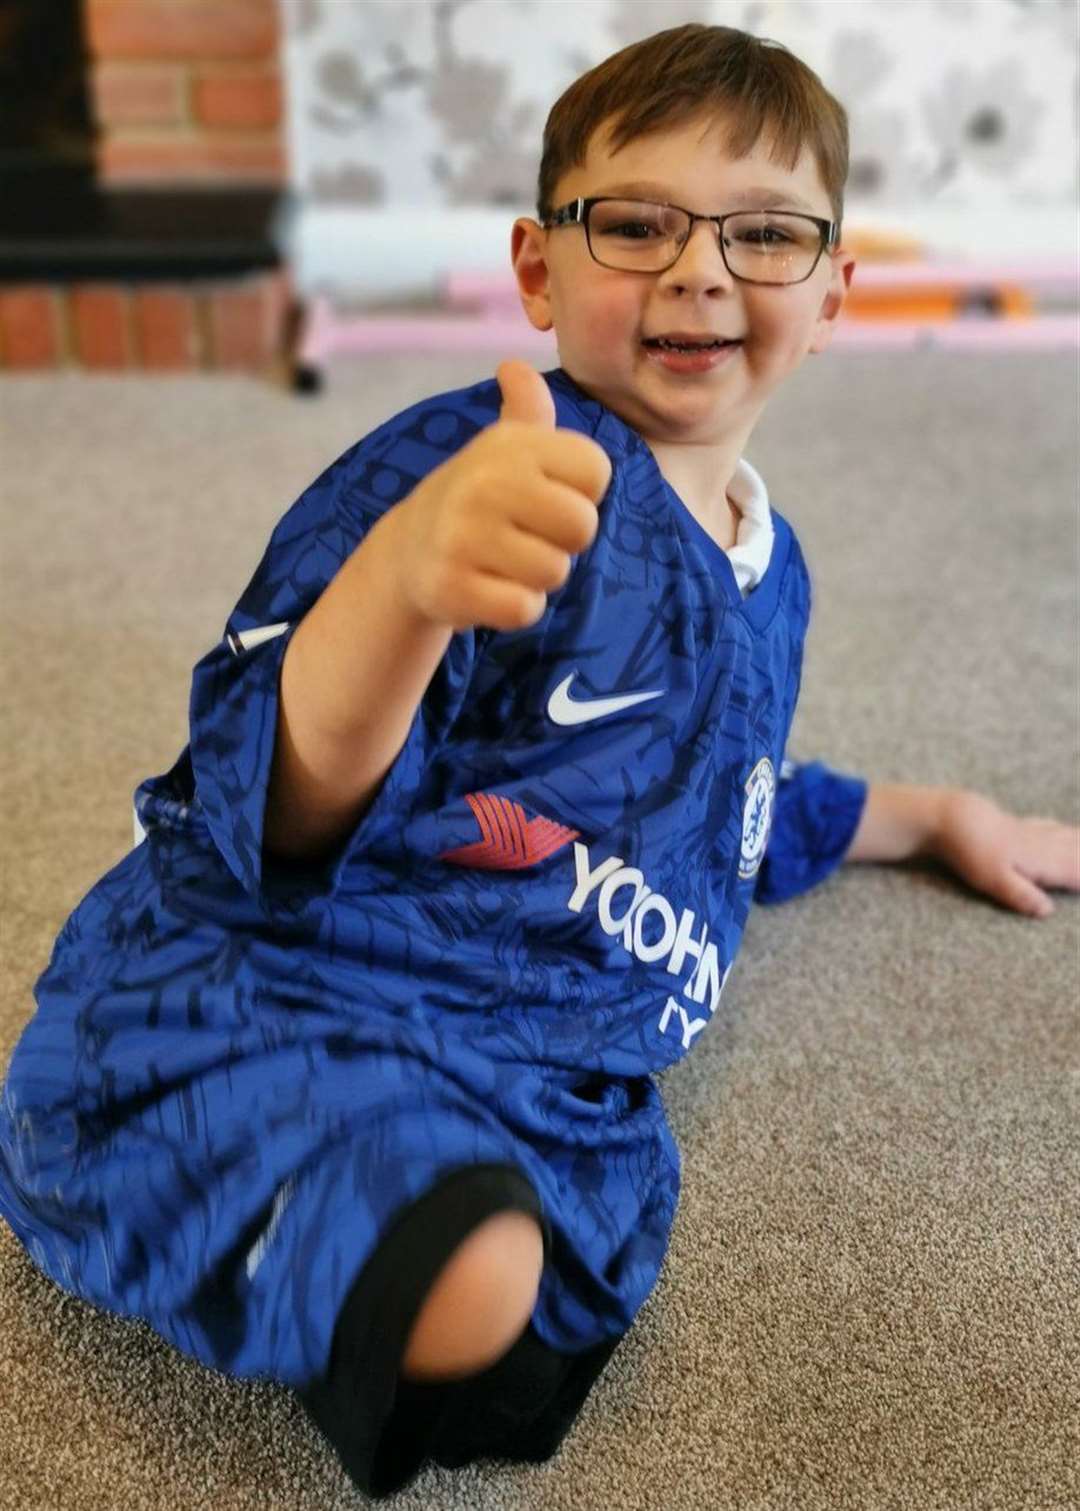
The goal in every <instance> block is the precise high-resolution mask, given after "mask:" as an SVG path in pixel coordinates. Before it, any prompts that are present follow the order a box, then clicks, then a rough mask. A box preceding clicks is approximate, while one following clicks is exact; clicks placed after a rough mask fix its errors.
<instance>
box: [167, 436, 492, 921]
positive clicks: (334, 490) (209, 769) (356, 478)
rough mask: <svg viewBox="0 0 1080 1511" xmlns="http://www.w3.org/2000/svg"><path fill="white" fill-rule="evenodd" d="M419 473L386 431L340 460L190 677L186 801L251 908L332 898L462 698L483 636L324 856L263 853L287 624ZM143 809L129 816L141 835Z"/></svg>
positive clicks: (403, 804) (470, 636) (277, 537)
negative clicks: (305, 858) (190, 790)
mask: <svg viewBox="0 0 1080 1511" xmlns="http://www.w3.org/2000/svg"><path fill="white" fill-rule="evenodd" d="M408 413H410V412H407V414H408ZM397 418H398V421H400V420H401V418H402V417H401V416H398V417H397ZM437 460H438V461H441V460H443V457H442V456H439V457H438V458H437ZM430 465H431V463H430V461H429V463H428V466H427V467H426V468H425V467H424V466H423V465H419V466H418V464H417V449H416V447H415V445H413V444H410V442H409V439H408V435H407V434H405V433H403V432H402V429H401V427H400V425H396V424H395V422H394V421H388V422H387V424H386V425H385V426H383V427H381V428H380V429H379V430H377V431H375V432H373V433H372V435H370V436H369V437H367V438H365V440H363V441H361V442H359V443H358V444H357V445H356V446H354V447H352V448H351V449H350V450H349V451H347V452H345V453H344V455H343V456H341V457H340V458H339V459H338V460H337V461H336V462H335V463H333V464H332V465H331V466H330V467H329V468H328V469H327V470H326V472H324V473H323V474H322V475H321V476H320V477H319V478H317V479H316V481H315V482H313V483H312V484H311V485H310V487H308V488H307V489H306V490H305V492H304V493H303V494H301V496H300V497H299V498H298V499H297V501H296V502H295V503H294V504H293V505H292V507H291V508H290V509H289V510H288V512H287V513H286V514H285V515H284V517H283V518H282V519H281V520H280V522H279V523H278V525H277V527H276V528H275V530H274V531H273V534H272V536H271V538H270V542H269V545H268V546H267V548H266V551H265V553H264V555H263V557H262V560H261V561H260V563H259V566H258V568H257V569H256V571H255V575H254V576H253V577H252V579H251V581H250V583H249V584H248V586H247V588H246V589H245V591H244V593H243V595H242V597H241V598H240V600H239V602H238V603H237V604H236V607H235V608H234V609H233V611H232V613H231V614H230V615H229V618H228V621H227V623H226V626H225V632H224V635H223V637H222V639H221V640H220V641H219V642H218V643H217V644H216V645H215V646H214V647H213V649H212V650H210V651H209V652H208V653H207V655H205V656H204V657H203V659H202V660H201V661H200V662H199V663H198V664H197V665H196V667H195V669H194V673H193V677H192V685H191V700H190V707H189V735H190V744H189V746H188V750H187V751H186V752H185V757H187V759H188V762H189V765H190V770H191V772H192V778H193V786H194V794H193V800H194V803H195V805H196V806H197V808H198V809H200V810H201V813H202V815H203V816H204V817H205V821H206V824H207V826H208V828H209V833H210V837H211V839H212V841H213V843H214V845H215V846H216V848H217V850H218V851H219V852H220V854H221V856H222V857H223V859H224V861H225V863H226V865H227V866H228V868H229V870H230V871H231V872H232V873H233V874H234V875H235V877H236V878H237V880H238V881H239V882H240V883H241V885H242V886H243V887H244V889H245V891H246V892H247V893H248V894H249V895H250V896H252V897H253V898H255V899H256V900H257V901H259V902H261V903H266V902H268V901H273V902H276V903H282V902H284V903H285V904H286V905H288V906H292V907H296V906H302V905H303V904H304V903H306V902H307V901H308V900H310V899H311V897H313V896H314V895H317V894H322V895H325V896H329V895H332V894H333V893H334V892H335V891H336V890H337V888H338V886H339V883H340V881H341V876H342V872H343V870H344V869H345V867H346V865H347V863H348V861H349V860H350V858H351V857H352V856H354V855H357V854H359V853H361V852H362V851H363V850H364V848H365V847H366V846H367V845H369V844H370V843H371V841H372V838H373V836H375V835H377V834H379V833H380V832H381V831H382V830H385V829H387V828H388V827H391V826H395V825H396V824H399V823H400V821H401V817H402V815H403V813H404V811H406V810H407V808H408V807H409V805H410V803H411V801H412V799H413V797H414V796H415V794H416V792H417V791H418V789H419V787H420V785H421V783H422V780H423V775H424V771H425V769H426V767H427V765H428V763H429V761H430V758H431V755H432V752H433V750H434V748H435V747H436V746H437V745H438V744H439V743H440V741H441V740H442V739H443V738H444V736H445V733H446V731H447V729H448V728H449V725H450V724H451V722H452V721H453V719H454V717H455V715H456V713H457V711H458V709H459V708H460V706H461V703H462V701H463V699H464V697H465V695H466V692H467V690H468V684H469V680H470V677H471V673H472V669H473V664H474V659H475V654H476V641H477V638H478V633H479V635H483V633H484V632H483V631H480V632H478V633H477V632H474V631H471V630H470V631H465V632H460V633H457V634H455V635H453V636H452V638H451V641H450V645H449V646H448V648H447V651H446V654H445V656H444V657H443V660H442V662H441V664H440V666H439V667H438V668H437V670H436V672H435V675H434V677H433V678H432V681H431V684H430V685H429V687H428V690H427V692H426V693H425V695H424V698H423V699H422V700H421V704H420V706H419V708H418V709H417V712H416V717H415V718H414V719H413V722H412V725H411V727H410V729H409V732H408V734H407V736H406V739H405V743H404V745H403V746H402V748H401V750H400V752H399V753H398V755H397V757H396V758H395V760H394V762H393V764H392V765H391V767H390V770H389V771H388V772H387V775H386V777H385V779H384V781H383V783H382V785H381V787H380V789H379V791H378V793H377V794H376V796H375V798H374V800H373V802H372V804H371V805H370V806H369V808H368V809H367V811H366V812H365V813H364V814H363V815H362V817H361V818H360V820H359V821H358V823H357V825H356V827H355V828H354V829H353V831H352V832H351V833H350V834H349V835H347V836H346V837H345V839H344V840H343V841H342V842H341V843H339V845H338V846H337V847H336V849H335V850H334V852H333V853H331V854H330V855H328V856H327V857H325V858H322V859H320V860H319V861H318V862H312V863H306V862H299V861H291V860H279V859H276V858H273V857H269V856H266V855H264V854H263V820H264V814H265V807H266V794H267V788H268V785H269V780H270V770H271V765H272V761H273V754H274V744H275V739H276V734H277V719H278V691H279V677H280V672H281V666H282V662H283V661H284V658H285V652H286V651H287V649H288V646H289V643H290V642H291V640H292V636H293V634H294V633H295V631H296V627H297V625H298V624H299V623H300V621H301V620H302V619H303V617H304V615H305V614H306V613H307V612H308V610H309V609H310V608H311V607H312V605H313V604H314V603H315V602H316V600H317V599H318V598H319V596H320V595H321V594H322V592H323V591H324V589H325V588H326V587H327V586H328V584H329V583H330V581H331V580H332V578H333V577H334V576H335V575H336V573H337V571H338V569H339V568H340V567H341V566H342V565H343V564H344V562H345V560H346V559H347V557H348V556H349V555H350V554H351V553H352V551H353V550H354V549H355V548H356V546H357V545H359V543H360V542H361V540H362V539H363V538H364V536H365V535H366V534H367V532H368V530H369V529H370V528H371V526H372V525H373V524H374V523H375V522H376V521H377V520H378V519H379V518H380V517H381V516H382V515H383V514H384V513H385V512H386V511H387V510H388V509H389V508H391V507H392V506H393V505H394V504H396V503H397V502H399V501H400V500H401V499H402V498H404V497H405V496H406V494H407V493H409V492H410V491H411V490H412V488H413V487H415V485H416V483H417V482H418V481H419V480H420V476H421V475H422V474H423V472H424V471H425V470H430ZM185 757H181V761H183V760H184V758H185ZM179 764H180V763H178V765H179ZM174 769H175V768H174ZM152 808H153V805H152V803H151V804H149V805H148V806H147V807H146V808H144V809H143V810H142V811H141V812H140V817H141V818H142V821H143V824H144V825H147V823H148V816H149V817H150V819H151V820H152V816H153V813H152Z"/></svg>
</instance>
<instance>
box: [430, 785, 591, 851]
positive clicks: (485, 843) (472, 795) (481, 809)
mask: <svg viewBox="0 0 1080 1511" xmlns="http://www.w3.org/2000/svg"><path fill="white" fill-rule="evenodd" d="M465 801H466V802H467V803H468V805H469V807H470V808H471V809H472V811H473V813H474V814H475V815H476V822H477V823H478V824H479V825H480V833H481V835H482V836H483V838H482V839H479V840H477V841H476V843H475V844H472V845H459V846H458V847H457V849H456V850H447V851H446V852H445V853H444V854H442V855H440V856H439V859H440V860H445V861H449V862H450V864H451V865H454V866H476V867H477V868H479V869H480V870H483V871H520V870H523V869H524V867H526V866H535V865H536V864H537V863H538V862H539V861H542V860H547V858H548V856H549V855H553V854H554V853H555V851H556V850H561V849H562V847H563V846H564V845H568V844H569V843H570V841H571V840H572V839H577V837H578V833H579V831H578V830H577V829H568V828H567V827H566V825H565V824H556V823H555V822H554V821H553V820H552V819H549V818H533V819H528V818H526V817H525V810H524V808H522V806H521V804H520V803H513V802H511V801H510V799H509V798H505V797H496V796H495V795H493V794H492V793H488V792H467V793H466V794H465Z"/></svg>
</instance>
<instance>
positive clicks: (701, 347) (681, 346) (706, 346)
mask: <svg viewBox="0 0 1080 1511" xmlns="http://www.w3.org/2000/svg"><path fill="white" fill-rule="evenodd" d="M656 344H657V346H661V347H663V348H664V350H665V351H673V352H701V351H710V350H711V349H712V348H713V347H714V346H723V345H724V342H723V341H668V340H666V339H665V337H663V336H660V337H658V338H657V342H656Z"/></svg>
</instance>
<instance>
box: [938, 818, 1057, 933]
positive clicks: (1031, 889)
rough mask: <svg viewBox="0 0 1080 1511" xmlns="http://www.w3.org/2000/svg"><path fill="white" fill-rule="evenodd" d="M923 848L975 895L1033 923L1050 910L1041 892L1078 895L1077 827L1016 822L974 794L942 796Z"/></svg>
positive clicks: (1040, 821)
mask: <svg viewBox="0 0 1080 1511" xmlns="http://www.w3.org/2000/svg"><path fill="white" fill-rule="evenodd" d="M929 848H930V849H931V853H932V854H934V855H935V856H936V857H937V858H938V859H939V860H940V861H942V862H943V863H944V864H945V865H947V866H948V867H950V869H951V870H953V871H955V872H956V874H957V875H958V876H960V877H962V878H963V879H964V881H966V882H968V884H969V885H970V886H972V887H974V888H975V889H976V890H977V891H979V892H985V893H986V894H987V895H988V896H990V897H993V898H995V899H996V900H997V901H998V902H1000V903H1003V904H1004V905H1005V906H1006V907H1008V908H1012V909H1013V910H1014V911H1015V912H1017V913H1027V914H1029V915H1030V916H1032V917H1034V918H1047V917H1049V915H1050V914H1051V913H1053V911H1054V904H1053V903H1052V902H1051V901H1050V898H1049V897H1048V896H1047V895H1046V893H1045V892H1044V891H1043V890H1042V887H1059V888H1064V889H1066V890H1068V891H1071V892H1080V828H1077V827H1076V826H1075V825H1073V824H1062V823H1059V822H1058V821H1057V820H1056V819H1052V818H1020V817H1018V816H1017V815H1015V814H1012V813H1007V812H1005V810H1004V809H1002V808H999V807H998V805H997V804H996V803H994V802H992V801H991V800H990V799H989V798H985V797H982V796H980V794H979V793H977V792H969V791H967V790H966V789H963V788H958V789H955V790H953V791H951V792H949V793H948V795H947V797H946V798H945V800H944V802H943V803H942V806H941V818H940V826H939V828H938V831H937V833H936V835H935V836H934V839H933V841H932V844H931V846H930V847H929ZM1039 883H1041V884H1042V886H1040V885H1038V884H1039Z"/></svg>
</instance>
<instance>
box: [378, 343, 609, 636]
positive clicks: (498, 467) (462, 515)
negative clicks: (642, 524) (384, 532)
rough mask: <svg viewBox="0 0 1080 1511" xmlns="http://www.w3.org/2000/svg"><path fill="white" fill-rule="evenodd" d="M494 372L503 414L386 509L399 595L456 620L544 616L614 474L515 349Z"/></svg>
mask: <svg viewBox="0 0 1080 1511" xmlns="http://www.w3.org/2000/svg"><path fill="white" fill-rule="evenodd" d="M495 376H496V379H497V380H498V384H499V391H500V392H501V394H502V407H501V409H500V411H499V418H498V420H497V421H496V422H495V423H494V424H493V425H489V426H488V427H487V428H486V429H485V430H482V431H481V432H480V434H479V435H477V436H474V437H473V439H472V440H471V441H470V442H469V443H468V445H466V446H463V447H462V448H461V450H460V451H458V452H456V453H455V455H454V456H452V457H450V458H449V459H448V460H447V461H445V462H443V464H442V465H441V466H439V467H436V468H435V469H434V471H432V472H429V473H428V475H427V477H425V478H424V479H423V480H422V481H421V482H419V483H418V484H417V486H416V487H415V488H414V489H413V491H412V492H411V493H410V494H408V495H407V496H406V497H405V498H403V499H402V500H401V502H400V503H399V504H397V505H396V506H395V507H394V508H393V509H392V510H390V512H389V514H388V515H387V516H386V521H387V523H390V522H391V521H392V522H393V524H394V526H395V528H396V529H397V531H398V549H397V551H396V552H395V562H396V564H397V566H398V569H399V570H398V582H399V586H400V589H401V592H402V594H403V595H404V596H405V598H406V599H407V600H408V602H409V603H410V604H411V606H412V608H413V609H414V610H415V612H416V613H417V614H419V615H420V616H421V617H422V618H423V619H425V620H429V621H431V622H432V623H436V624H443V625H448V626H451V627H452V628H454V629H455V630H461V629H467V628H469V627H470V626H472V625H484V626H487V627H489V628H491V629H496V630H518V629H525V628H526V627H527V626H528V625H530V624H535V623H536V621H537V620H538V619H540V618H541V617H542V615H543V613H544V611H545V609H546V608H547V595H548V593H550V592H552V591H553V590H554V589H556V588H561V587H562V586H563V584H564V583H565V582H566V580H567V578H568V577H569V575H570V569H571V566H572V564H573V563H572V557H573V556H574V555H577V554H578V553H580V552H581V551H584V550H585V548H586V547H587V546H589V545H591V544H592V542H593V540H594V539H595V536H596V531H597V529H598V526H599V517H598V514H597V505H598V504H599V502H600V500H601V499H602V498H603V496H604V494H605V493H606V492H607V488H608V484H609V482H610V481H611V462H610V460H609V458H608V455H607V453H606V452H605V451H604V450H603V448H602V447H601V446H598V445H597V443H596V442H595V441H592V440H590V439H589V438H588V437H587V436H583V435H579V434H578V433H577V432H576V431H573V430H560V429H558V427H557V426H556V424H555V401H554V399H553V398H552V395H551V390H550V389H549V388H548V386H547V384H546V383H545V382H544V379H543V378H542V377H541V376H540V374H539V373H538V372H537V371H536V369H535V368H534V367H531V366H530V365H529V364H528V363H527V362H522V361H519V360H518V359H517V358H514V359H511V360H509V361H506V362H502V363H500V365H499V367H498V369H497V370H496V374H495Z"/></svg>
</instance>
